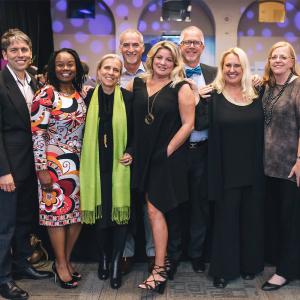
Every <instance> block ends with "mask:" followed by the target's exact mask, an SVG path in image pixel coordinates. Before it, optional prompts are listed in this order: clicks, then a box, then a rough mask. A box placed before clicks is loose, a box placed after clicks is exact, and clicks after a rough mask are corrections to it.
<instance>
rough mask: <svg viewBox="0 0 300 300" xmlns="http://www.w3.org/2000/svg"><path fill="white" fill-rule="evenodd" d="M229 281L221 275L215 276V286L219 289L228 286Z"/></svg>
mask: <svg viewBox="0 0 300 300" xmlns="http://www.w3.org/2000/svg"><path fill="white" fill-rule="evenodd" d="M227 283H228V281H227V280H226V279H224V278H221V277H215V278H214V287H216V288H218V289H224V288H225V287H226V286H227Z"/></svg>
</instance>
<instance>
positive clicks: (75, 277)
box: [72, 272, 82, 281]
mask: <svg viewBox="0 0 300 300" xmlns="http://www.w3.org/2000/svg"><path fill="white" fill-rule="evenodd" d="M72 278H73V279H74V280H75V281H80V280H81V279H82V276H81V274H80V273H78V272H73V273H72Z"/></svg>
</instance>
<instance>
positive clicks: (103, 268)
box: [98, 253, 109, 280]
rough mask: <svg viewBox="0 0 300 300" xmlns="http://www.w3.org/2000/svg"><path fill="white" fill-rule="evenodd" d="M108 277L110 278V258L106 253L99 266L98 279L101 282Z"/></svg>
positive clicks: (102, 256)
mask: <svg viewBox="0 0 300 300" xmlns="http://www.w3.org/2000/svg"><path fill="white" fill-rule="evenodd" d="M108 276H109V267H108V258H107V255H106V254H105V253H102V254H101V258H100V262H99V266H98V278H99V279H100V280H106V279H107V278H108Z"/></svg>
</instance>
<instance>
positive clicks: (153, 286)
mask: <svg viewBox="0 0 300 300" xmlns="http://www.w3.org/2000/svg"><path fill="white" fill-rule="evenodd" d="M157 274H158V275H159V276H160V277H162V278H163V279H164V280H157V279H155V275H157ZM167 279H168V274H167V272H166V268H165V266H158V265H154V266H153V270H152V273H151V274H150V276H149V277H148V279H146V280H145V281H144V282H143V283H141V284H140V285H139V288H140V289H144V290H149V291H152V292H157V293H159V294H163V293H164V291H165V288H166V285H167Z"/></svg>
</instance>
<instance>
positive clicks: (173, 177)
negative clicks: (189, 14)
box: [128, 41, 195, 293]
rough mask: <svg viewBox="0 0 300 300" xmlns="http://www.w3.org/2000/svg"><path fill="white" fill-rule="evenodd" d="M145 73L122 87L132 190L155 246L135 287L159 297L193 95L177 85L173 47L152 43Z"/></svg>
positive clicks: (179, 74) (182, 192)
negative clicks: (127, 93)
mask: <svg viewBox="0 0 300 300" xmlns="http://www.w3.org/2000/svg"><path fill="white" fill-rule="evenodd" d="M146 68H147V70H146V73H145V74H144V75H141V78H136V79H135V80H134V82H131V83H129V85H128V89H130V90H131V91H133V94H134V101H133V115H134V141H135V142H134V145H135V160H134V165H133V185H134V187H136V188H138V189H139V190H140V191H142V192H144V193H145V194H146V201H147V208H148V214H149V219H150V223H151V227H152V232H153V239H154V245H155V266H154V268H153V271H152V273H151V275H150V276H149V277H148V278H147V279H146V280H145V281H144V282H143V283H142V284H140V285H139V287H140V288H142V289H150V290H154V291H157V292H160V293H162V292H163V291H164V287H165V283H166V272H165V256H166V247H167V240H168V228H167V224H166V220H165V216H164V213H166V212H167V211H170V210H171V209H173V208H175V207H176V206H178V205H179V204H180V203H182V202H184V201H185V200H186V198H187V197H186V195H187V191H188V190H187V161H186V154H187V147H186V145H185V141H186V139H187V138H188V136H189V135H190V133H191V131H192V129H193V124H194V110H195V96H194V94H193V92H192V91H191V88H190V87H189V85H188V84H187V83H186V82H184V81H183V80H184V70H183V64H182V60H181V57H180V55H179V52H178V49H177V46H176V45H175V44H174V43H172V42H168V41H162V42H159V43H157V44H155V45H154V46H153V47H152V48H151V49H150V51H149V53H148V55H147V61H146Z"/></svg>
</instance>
